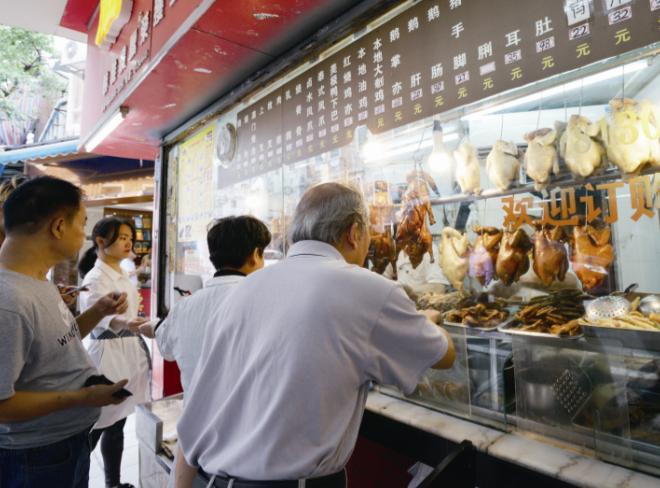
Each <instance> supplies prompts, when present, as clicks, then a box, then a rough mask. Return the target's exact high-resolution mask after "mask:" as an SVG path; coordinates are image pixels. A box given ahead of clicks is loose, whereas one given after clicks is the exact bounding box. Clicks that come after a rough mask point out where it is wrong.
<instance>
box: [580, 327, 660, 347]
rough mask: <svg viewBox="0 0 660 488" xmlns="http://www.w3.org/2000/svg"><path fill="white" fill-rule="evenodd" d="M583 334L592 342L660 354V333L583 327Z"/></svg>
mask: <svg viewBox="0 0 660 488" xmlns="http://www.w3.org/2000/svg"><path fill="white" fill-rule="evenodd" d="M582 332H583V334H584V337H585V338H586V339H587V340H588V341H590V342H603V341H605V342H608V341H609V342H616V343H617V345H621V346H624V347H629V348H631V349H644V350H648V351H655V352H660V331H657V332H654V331H652V330H640V329H617V328H615V327H601V326H599V325H583V326H582Z"/></svg>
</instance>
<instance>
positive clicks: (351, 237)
mask: <svg viewBox="0 0 660 488" xmlns="http://www.w3.org/2000/svg"><path fill="white" fill-rule="evenodd" d="M361 232H362V229H361V228H360V224H358V223H357V222H353V223H352V224H351V226H350V227H349V228H348V232H347V233H346V241H347V244H348V245H349V247H351V248H352V249H357V248H358V247H359V245H360V236H361Z"/></svg>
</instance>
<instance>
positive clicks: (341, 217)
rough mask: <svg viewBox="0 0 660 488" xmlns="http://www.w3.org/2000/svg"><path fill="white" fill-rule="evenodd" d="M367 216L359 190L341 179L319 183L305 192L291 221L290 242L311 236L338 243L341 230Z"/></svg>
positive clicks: (362, 224) (363, 226)
mask: <svg viewBox="0 0 660 488" xmlns="http://www.w3.org/2000/svg"><path fill="white" fill-rule="evenodd" d="M368 221H369V217H368V214H367V208H366V206H365V203H364V198H363V197H362V193H360V191H358V190H357V189H355V188H353V187H351V186H348V185H344V184H342V183H321V184H320V185H316V186H314V187H312V188H310V189H309V190H307V191H306V192H305V194H304V195H303V197H302V198H301V199H300V202H298V206H297V207H296V213H295V215H294V217H293V223H292V225H291V242H294V243H295V242H298V241H305V240H313V241H321V242H326V243H328V244H338V243H339V242H340V241H341V238H342V234H343V233H344V232H346V230H347V229H348V228H349V227H350V226H351V225H353V224H354V223H358V224H359V225H360V226H361V227H362V228H363V229H364V228H366V226H367V222H368Z"/></svg>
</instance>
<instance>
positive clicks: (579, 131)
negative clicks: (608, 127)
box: [559, 115, 605, 178]
mask: <svg viewBox="0 0 660 488" xmlns="http://www.w3.org/2000/svg"><path fill="white" fill-rule="evenodd" d="M598 134H600V126H599V125H598V124H597V123H592V122H591V121H590V120H589V119H588V118H586V117H583V116H581V115H571V118H570V119H569V120H568V126H567V127H566V130H565V131H564V133H563V134H562V135H561V138H560V139H559V155H560V156H561V157H562V158H564V161H565V162H566V166H568V169H570V170H571V173H573V175H575V176H578V177H582V178H586V177H587V176H590V175H592V174H593V173H594V171H596V169H598V168H599V167H600V166H601V164H603V163H604V161H605V149H604V148H603V146H602V145H601V144H600V142H598V140H597V137H598Z"/></svg>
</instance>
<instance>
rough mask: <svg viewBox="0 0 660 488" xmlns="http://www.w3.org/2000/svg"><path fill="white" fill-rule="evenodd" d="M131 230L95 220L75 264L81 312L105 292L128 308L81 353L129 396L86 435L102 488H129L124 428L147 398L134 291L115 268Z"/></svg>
mask: <svg viewBox="0 0 660 488" xmlns="http://www.w3.org/2000/svg"><path fill="white" fill-rule="evenodd" d="M134 239H135V229H134V228H133V225H132V223H131V222H130V221H127V220H124V219H120V218H117V217H106V218H104V219H101V220H99V221H98V222H97V223H96V225H95V226H94V230H93V231H92V242H93V245H92V247H91V248H90V249H88V250H87V252H85V254H84V255H83V257H82V259H81V260H80V262H79V263H78V270H79V271H80V274H81V275H82V276H83V277H84V280H83V285H84V286H85V287H87V289H88V291H86V292H82V293H81V294H80V307H81V311H84V310H86V309H87V308H88V307H89V306H91V305H92V304H94V303H95V302H96V300H97V299H98V297H100V296H103V295H105V294H107V293H112V292H115V293H126V294H127V296H128V309H127V310H126V312H125V313H123V314H121V315H113V316H109V317H106V318H105V319H103V320H101V322H99V324H98V325H97V326H96V328H95V329H94V330H93V331H92V333H91V334H90V335H89V339H86V341H88V343H87V349H88V351H89V354H90V356H91V357H92V360H93V361H94V362H95V363H96V365H97V367H98V369H99V371H100V372H101V373H102V374H103V375H104V376H106V377H107V378H108V379H110V380H111V381H114V379H116V378H119V379H121V378H128V380H129V381H128V384H127V385H126V389H127V390H128V391H129V392H131V393H132V394H133V395H132V396H130V397H129V398H127V399H126V401H125V402H123V403H121V404H120V405H112V406H109V407H104V408H103V409H102V410H101V417H100V418H99V420H98V422H97V423H96V424H95V425H94V427H93V429H92V432H91V434H90V438H91V449H92V450H93V449H94V447H95V446H96V444H97V442H98V441H99V439H100V440H101V454H102V455H103V468H104V471H105V484H106V486H107V487H120V488H131V487H132V486H133V485H130V484H127V483H120V469H121V457H122V452H123V450H124V424H125V423H126V417H128V416H129V415H130V414H131V413H133V410H134V409H135V405H137V404H139V403H143V402H145V401H147V400H148V399H149V396H148V394H149V388H148V387H149V377H148V374H149V356H148V351H147V348H146V345H145V344H144V341H143V340H142V338H141V337H140V336H139V333H138V328H139V326H140V325H142V324H143V323H144V322H145V319H141V318H138V307H139V298H138V290H137V288H136V287H135V285H133V284H132V283H131V280H130V278H129V277H128V275H127V274H126V273H125V272H124V271H123V270H122V268H121V267H120V265H119V263H120V262H121V261H122V260H123V259H125V258H126V257H128V256H129V255H130V253H131V251H132V250H133V241H134Z"/></svg>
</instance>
